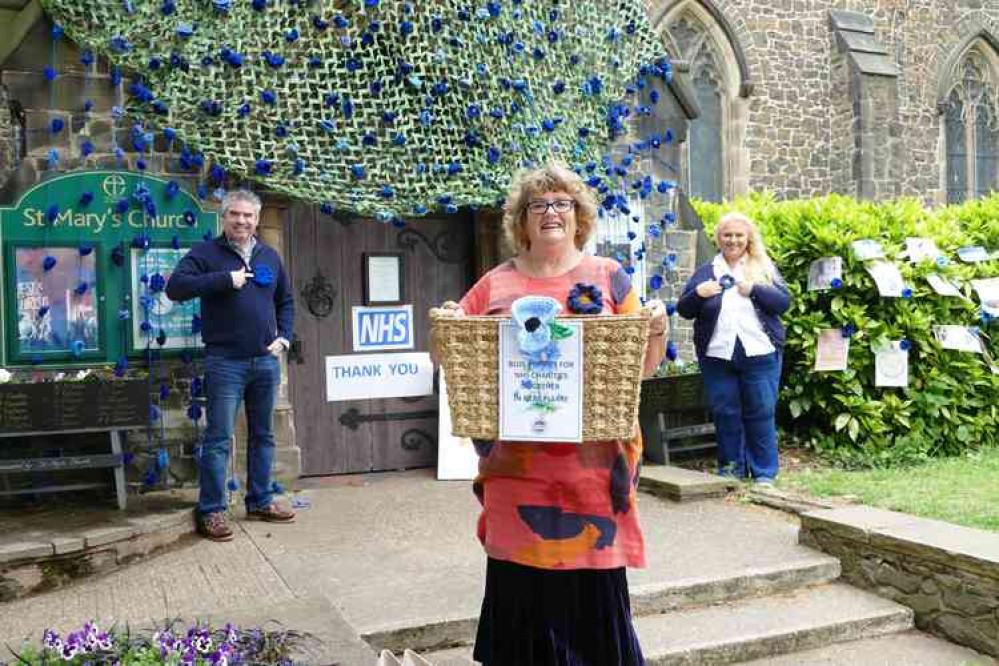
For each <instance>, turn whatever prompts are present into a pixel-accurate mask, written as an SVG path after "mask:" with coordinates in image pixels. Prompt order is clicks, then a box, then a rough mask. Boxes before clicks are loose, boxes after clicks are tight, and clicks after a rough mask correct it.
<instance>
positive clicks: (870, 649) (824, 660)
mask: <svg viewBox="0 0 999 666" xmlns="http://www.w3.org/2000/svg"><path fill="white" fill-rule="evenodd" d="M431 663H433V662H431ZM901 664H904V665H905V666H997V665H999V662H997V661H996V660H995V659H993V658H992V657H986V656H985V655H983V654H979V653H978V652H975V651H974V650H969V649H968V648H965V647H961V646H960V645H954V644H953V643H948V642H947V641H945V640H942V639H939V638H936V637H935V636H930V635H929V634H924V633H922V632H919V631H905V632H902V633H898V634H889V635H888V636H880V637H878V638H866V639H862V640H856V641H850V642H848V643H836V644H835V645H827V646H825V647H821V648H815V649H813V650H805V651H803V652H795V653H793V654H787V655H782V656H780V657H770V658H767V659H754V660H753V661H747V662H745V663H744V666H900V665H901Z"/></svg>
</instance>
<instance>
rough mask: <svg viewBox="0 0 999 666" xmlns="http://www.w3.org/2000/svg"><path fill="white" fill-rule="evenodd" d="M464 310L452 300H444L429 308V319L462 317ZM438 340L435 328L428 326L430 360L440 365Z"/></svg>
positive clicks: (440, 356)
mask: <svg viewBox="0 0 999 666" xmlns="http://www.w3.org/2000/svg"><path fill="white" fill-rule="evenodd" d="M464 316H465V310H464V309H462V307H461V306H460V305H458V304H457V303H455V302H454V301H444V302H443V303H442V304H441V306H440V307H439V308H430V320H431V321H433V320H434V319H439V318H441V317H464ZM439 344H440V341H439V340H438V339H437V332H436V329H435V328H434V327H433V326H431V327H430V360H431V362H433V364H434V365H440V362H441V358H443V354H442V353H441V349H440V346H439Z"/></svg>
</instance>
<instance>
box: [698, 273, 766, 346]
mask: <svg viewBox="0 0 999 666" xmlns="http://www.w3.org/2000/svg"><path fill="white" fill-rule="evenodd" d="M711 267H712V268H713V269H714V272H715V279H716V280H718V279H720V278H721V277H722V276H723V275H731V276H732V277H733V278H735V282H736V284H738V283H739V282H742V281H743V280H745V279H746V258H745V257H743V258H742V259H740V260H739V263H738V265H736V267H735V268H734V269H733V268H729V265H728V262H727V261H725V258H724V257H723V256H722V255H720V254H718V255H716V256H715V258H714V260H713V261H712V262H711ZM736 339H738V340H741V341H742V348H743V349H745V350H746V356H765V355H766V354H770V353H773V352H775V351H777V350H776V348H775V347H774V345H773V343H772V342H770V338H768V337H767V333H766V331H764V330H763V326H762V324H760V319H759V317H758V316H757V315H756V308H754V307H753V301H752V300H751V299H750V298H749V297H748V296H743V295H742V294H740V293H739V289H738V287H737V286H732V287H730V288H728V289H725V290H724V291H722V304H721V311H720V312H719V313H718V321H717V322H716V323H715V331H714V333H712V334H711V341H710V342H708V350H707V352H706V353H707V355H708V356H711V357H712V358H721V359H724V360H726V361H731V360H732V354H733V353H735V341H736Z"/></svg>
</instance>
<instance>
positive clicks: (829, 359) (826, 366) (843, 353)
mask: <svg viewBox="0 0 999 666" xmlns="http://www.w3.org/2000/svg"><path fill="white" fill-rule="evenodd" d="M815 343H816V344H815V366H814V367H813V368H812V371H813V372H835V371H837V370H846V363H847V359H848V357H849V356H850V338H848V337H846V336H844V335H843V329H841V328H824V329H822V330H821V331H819V337H818V339H817V340H816V341H815Z"/></svg>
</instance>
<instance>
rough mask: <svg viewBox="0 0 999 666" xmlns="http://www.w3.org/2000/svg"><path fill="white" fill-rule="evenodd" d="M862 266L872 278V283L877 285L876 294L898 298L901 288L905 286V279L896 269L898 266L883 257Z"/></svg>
mask: <svg viewBox="0 0 999 666" xmlns="http://www.w3.org/2000/svg"><path fill="white" fill-rule="evenodd" d="M864 268H866V269H867V272H868V273H870V274H871V277H872V278H874V284H876V285H877V287H878V294H880V295H881V296H888V297H891V298H899V297H900V296H901V295H902V289H903V288H905V281H904V280H903V279H902V274H901V273H899V271H898V266H896V265H895V264H893V263H892V262H890V261H885V260H884V259H876V260H874V261H872V262H870V263H869V264H867V265H865V266H864Z"/></svg>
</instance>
